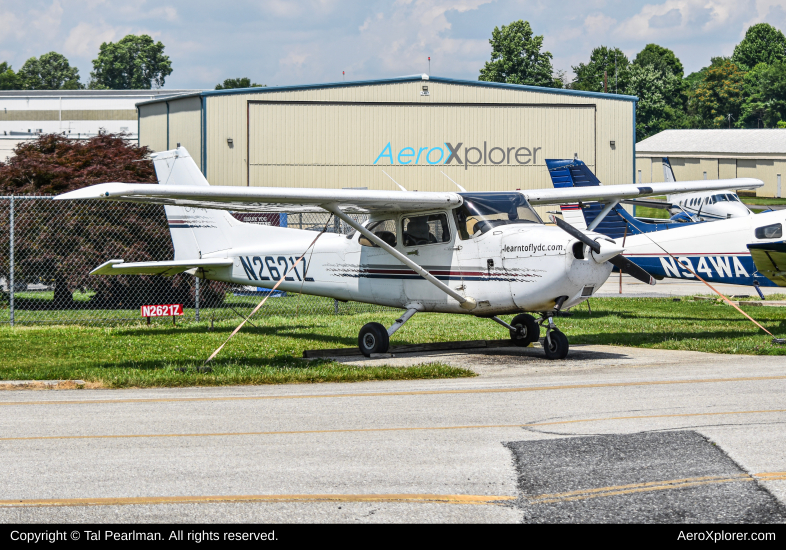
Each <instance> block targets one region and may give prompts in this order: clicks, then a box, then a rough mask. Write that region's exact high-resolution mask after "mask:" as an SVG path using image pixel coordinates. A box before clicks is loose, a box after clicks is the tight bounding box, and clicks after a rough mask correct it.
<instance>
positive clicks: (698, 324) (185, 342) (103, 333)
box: [0, 289, 786, 387]
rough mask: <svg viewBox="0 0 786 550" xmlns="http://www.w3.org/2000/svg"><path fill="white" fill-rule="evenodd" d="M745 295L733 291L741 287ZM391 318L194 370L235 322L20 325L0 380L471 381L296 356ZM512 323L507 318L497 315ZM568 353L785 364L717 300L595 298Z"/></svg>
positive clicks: (415, 336)
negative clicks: (759, 358) (599, 347)
mask: <svg viewBox="0 0 786 550" xmlns="http://www.w3.org/2000/svg"><path fill="white" fill-rule="evenodd" d="M741 291H742V289H741ZM745 310H746V311H747V312H748V313H749V315H751V316H752V317H753V318H755V319H756V320H758V321H759V322H760V323H761V324H762V325H764V326H765V327H767V328H768V329H769V330H770V331H771V332H773V333H774V334H775V335H776V336H778V337H781V338H782V337H784V336H785V335H786V308H774V307H754V306H748V307H745ZM396 317H397V313H396V312H391V313H364V314H358V315H339V316H335V315H307V316H300V317H299V318H295V317H284V316H267V317H259V318H256V319H254V320H253V321H252V322H253V323H254V324H255V325H256V326H250V325H246V327H244V329H243V330H242V331H241V332H240V333H238V334H237V336H235V338H233V339H232V340H231V341H230V342H229V343H228V344H227V345H226V347H225V348H224V349H223V350H222V351H221V353H220V354H219V356H218V358H217V359H215V360H214V361H213V363H212V364H211V365H212V368H213V371H212V372H208V373H201V372H198V371H197V368H198V367H200V366H201V365H202V364H203V362H204V360H205V359H206V358H207V357H208V356H209V355H210V354H211V353H212V352H213V350H215V349H216V348H217V347H218V346H220V345H221V344H222V343H223V342H224V341H225V340H226V338H227V337H228V335H229V334H230V332H231V331H232V330H233V329H234V328H235V326H236V322H235V321H234V320H233V321H223V322H217V323H216V325H215V329H214V330H213V331H208V330H207V324H206V323H204V322H203V323H183V324H180V325H178V326H177V327H175V328H173V327H172V326H171V325H167V324H166V323H165V322H163V321H161V322H157V323H154V324H153V325H151V326H150V327H147V326H146V325H144V324H142V323H139V324H134V325H118V326H112V327H89V326H32V327H31V326H26V327H16V328H11V327H7V326H6V327H3V328H0V350H1V351H2V354H1V355H0V357H2V359H0V379H4V380H9V379H29V380H51V379H81V380H85V381H88V382H96V383H99V384H101V385H104V386H106V387H132V386H133V387H146V386H193V385H227V384H270V383H292V382H330V381H359V380H391V379H419V378H443V377H457V376H472V373H471V372H469V371H466V370H463V369H456V368H453V367H450V366H448V365H444V364H425V365H418V366H415V367H411V368H403V367H401V368H399V367H377V368H367V367H353V366H350V365H342V364H338V363H335V362H331V361H304V360H303V359H300V357H302V353H303V350H306V349H321V348H341V347H347V348H350V347H354V346H356V345H357V331H358V330H359V329H360V327H361V326H363V325H364V324H365V323H368V322H371V321H378V322H381V323H383V324H385V325H389V324H391V323H392V322H393V321H394V320H395V318H396ZM506 319H508V320H509V319H510V317H506ZM557 322H558V326H559V327H560V329H561V330H563V331H564V332H565V333H566V334H567V335H568V337H569V339H570V341H571V343H572V344H573V345H578V344H604V345H622V346H636V347H645V348H656V349H673V350H692V351H704V352H713V353H738V354H758V355H786V346H777V345H773V344H771V338H770V337H769V336H767V335H766V334H764V333H763V332H762V331H761V330H759V329H758V328H756V327H755V326H754V325H753V324H752V323H751V322H750V321H748V320H747V319H745V318H744V317H743V316H741V315H740V314H739V313H738V312H737V311H736V310H735V309H733V308H731V307H729V306H728V305H724V304H719V303H717V302H715V301H707V300H702V301H692V300H690V299H683V300H682V301H680V302H673V301H672V300H671V299H654V298H638V299H636V298H597V299H592V314H591V315H590V314H589V313H588V312H587V307H586V305H581V306H579V307H578V308H575V309H574V315H573V316H572V317H565V318H559V319H557ZM506 336H507V335H506V333H505V331H504V329H501V327H499V326H498V325H496V324H495V323H493V322H491V321H489V320H485V319H477V318H475V317H471V316H459V315H441V314H418V315H416V316H415V317H413V318H412V319H411V320H410V321H409V322H408V323H407V324H406V325H405V326H404V327H403V328H402V329H401V330H399V331H398V332H397V333H396V334H395V335H394V337H393V338H392V341H391V344H392V345H398V344H414V343H422V342H440V341H455V340H478V339H501V338H505V337H506Z"/></svg>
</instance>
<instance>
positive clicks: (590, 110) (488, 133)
mask: <svg viewBox="0 0 786 550" xmlns="http://www.w3.org/2000/svg"><path fill="white" fill-rule="evenodd" d="M636 101H637V99H636V98H635V97H631V96H624V95H615V94H601V93H592V92H583V91H577V90H561V89H553V88H539V87H534V86H519V85H511V84H499V83H493V82H480V81H463V80H454V79H449V78H441V77H434V76H431V77H430V76H427V75H415V76H408V77H401V78H392V79H386V80H371V81H360V82H338V83H332V84H316V85H302V86H286V87H269V88H246V89H235V90H215V91H203V92H197V93H192V94H184V95H181V96H178V97H174V98H171V97H170V98H166V99H153V100H150V101H144V102H140V103H137V110H138V119H139V143H140V145H146V146H148V147H150V148H151V149H152V150H154V151H163V150H167V149H172V148H174V147H175V146H176V144H177V143H180V144H182V145H183V146H184V147H186V148H187V149H188V151H189V152H190V153H191V156H192V157H194V159H195V161H196V162H197V164H198V165H199V167H200V169H201V170H202V172H203V173H204V174H205V176H206V177H207V180H208V181H209V182H210V183H211V185H250V186H265V187H322V188H361V189H362V188H368V189H389V190H395V189H398V188H397V187H396V186H395V184H394V183H393V182H392V181H391V180H390V179H389V178H388V177H387V176H386V175H385V174H386V173H387V174H389V175H390V177H391V178H393V179H394V180H395V181H396V182H398V183H400V184H401V185H402V186H404V187H406V188H407V189H408V190H419V191H445V190H453V191H455V190H456V187H455V185H454V184H453V183H452V182H451V181H450V180H449V179H448V178H447V177H445V176H444V175H443V174H442V172H444V173H445V174H446V175H447V176H449V177H450V178H452V179H453V180H455V181H456V182H457V183H458V184H459V185H461V186H463V187H465V188H466V189H467V190H468V191H501V190H514V189H522V190H526V189H532V188H538V187H550V186H551V179H550V178H549V175H548V171H547V169H546V163H545V160H546V159H547V158H561V159H569V158H573V157H574V155H578V158H579V159H581V160H583V161H584V162H586V163H587V164H588V165H589V167H590V168H591V169H592V170H593V171H594V172H595V173H596V174H597V176H598V178H599V179H600V180H601V181H602V182H603V183H604V184H621V183H632V182H633V181H634V177H635V174H634V171H635V157H636V154H635V143H636V138H635V116H636Z"/></svg>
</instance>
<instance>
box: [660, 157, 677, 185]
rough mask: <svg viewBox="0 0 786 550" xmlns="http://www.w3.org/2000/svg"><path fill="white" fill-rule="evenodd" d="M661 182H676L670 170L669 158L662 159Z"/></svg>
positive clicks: (672, 171)
mask: <svg viewBox="0 0 786 550" xmlns="http://www.w3.org/2000/svg"><path fill="white" fill-rule="evenodd" d="M663 181H666V182H675V181H677V180H676V178H675V177H674V170H672V169H671V162H669V157H663Z"/></svg>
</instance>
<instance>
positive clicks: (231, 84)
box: [216, 76, 267, 90]
mask: <svg viewBox="0 0 786 550" xmlns="http://www.w3.org/2000/svg"><path fill="white" fill-rule="evenodd" d="M266 87H267V84H257V83H256V82H254V83H253V84H252V83H251V79H250V78H246V77H245V76H244V77H242V78H227V79H226V80H225V81H224V83H223V84H216V90H232V89H234V88H266Z"/></svg>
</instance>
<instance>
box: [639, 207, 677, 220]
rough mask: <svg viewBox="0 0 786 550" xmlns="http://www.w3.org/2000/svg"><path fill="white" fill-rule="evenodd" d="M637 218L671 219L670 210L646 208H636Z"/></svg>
mask: <svg viewBox="0 0 786 550" xmlns="http://www.w3.org/2000/svg"><path fill="white" fill-rule="evenodd" d="M636 216H637V217H639V218H659V219H661V218H662V219H668V218H670V217H671V214H669V211H668V210H663V209H662V208H647V207H645V206H637V207H636Z"/></svg>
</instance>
